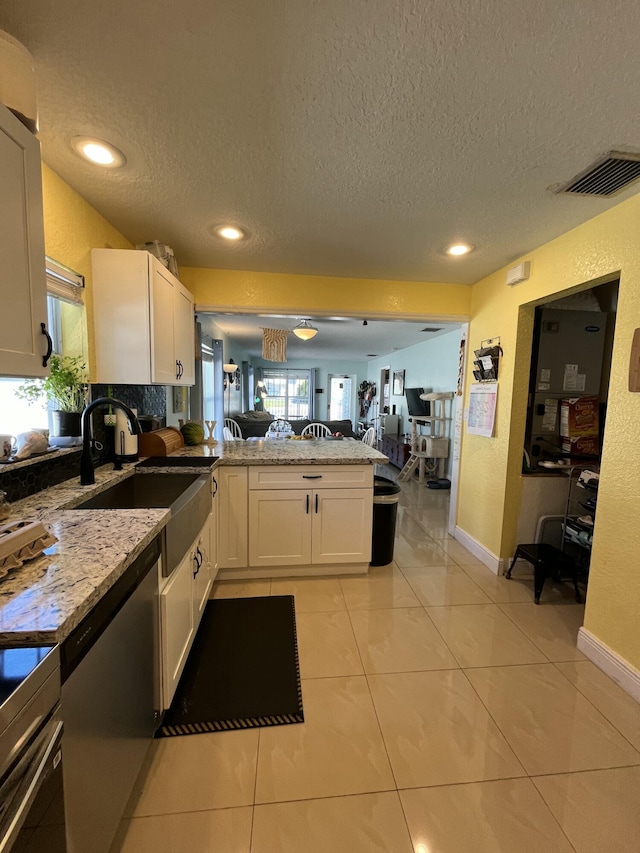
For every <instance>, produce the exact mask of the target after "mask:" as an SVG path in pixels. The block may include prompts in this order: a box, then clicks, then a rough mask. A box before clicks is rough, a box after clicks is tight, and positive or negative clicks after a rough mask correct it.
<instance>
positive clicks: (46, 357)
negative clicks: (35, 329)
mask: <svg viewBox="0 0 640 853" xmlns="http://www.w3.org/2000/svg"><path fill="white" fill-rule="evenodd" d="M40 332H41V333H42V334H43V335H44V336H45V338H46V339H47V351H46V353H45V354H44V355H43V356H42V366H43V367H46V366H47V362H48V361H49V359H50V358H51V353H52V352H53V341H52V340H51V335H50V334H49V332H47V327H46V325H45V324H44V323H40Z"/></svg>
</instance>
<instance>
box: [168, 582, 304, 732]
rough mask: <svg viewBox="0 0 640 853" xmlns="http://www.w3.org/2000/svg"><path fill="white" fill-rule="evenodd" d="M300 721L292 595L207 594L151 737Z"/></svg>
mask: <svg viewBox="0 0 640 853" xmlns="http://www.w3.org/2000/svg"><path fill="white" fill-rule="evenodd" d="M303 722H304V714H303V711H302V690H301V688H300V670H299V666H298V644H297V640H296V620H295V607H294V597H293V596H292V595H277V596H272V597H269V596H264V597H261V598H220V599H215V600H213V601H210V602H209V603H208V604H207V606H206V608H205V612H204V614H203V616H202V622H201V623H200V628H199V629H198V634H197V636H196V639H195V642H194V644H193V648H192V649H191V653H190V655H189V659H188V660H187V664H186V666H185V668H184V672H183V674H182V677H181V679H180V683H179V684H178V688H177V690H176V694H175V696H174V698H173V702H172V703H171V708H169V710H168V711H167V712H166V714H165V715H164V719H163V721H162V726H161V727H160V728H159V729H158V731H157V732H156V737H174V736H176V735H191V734H203V733H205V732H219V731H228V730H230V729H250V728H254V727H256V726H282V725H286V724H288V723H303Z"/></svg>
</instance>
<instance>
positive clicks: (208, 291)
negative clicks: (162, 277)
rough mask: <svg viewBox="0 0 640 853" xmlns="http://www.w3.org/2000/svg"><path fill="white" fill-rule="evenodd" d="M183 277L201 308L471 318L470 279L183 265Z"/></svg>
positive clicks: (444, 318)
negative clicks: (399, 278) (410, 278)
mask: <svg viewBox="0 0 640 853" xmlns="http://www.w3.org/2000/svg"><path fill="white" fill-rule="evenodd" d="M180 280H181V281H182V282H183V284H184V285H185V286H186V287H188V288H189V290H190V291H191V292H192V293H193V295H194V297H195V301H196V304H197V305H198V307H199V308H200V309H201V310H204V309H206V308H216V309H222V310H226V311H253V312H257V311H270V312H275V313H280V312H282V313H294V314H299V315H301V316H304V315H306V314H327V313H328V314H335V313H336V312H338V311H341V312H344V313H345V314H346V315H348V316H352V315H356V316H366V317H378V316H382V317H385V316H389V315H391V316H393V315H396V316H398V317H403V316H407V315H412V314H422V315H424V317H425V319H426V318H427V317H429V318H433V319H436V318H438V319H440V320H443V321H444V320H447V319H451V320H465V319H466V318H467V317H468V316H469V309H470V304H471V291H472V288H471V286H470V285H466V284H465V285H456V284H434V283H433V282H416V281H382V280H377V279H366V278H333V277H330V276H308V275H307V276H304V275H290V274H279V273H266V272H247V271H244V270H217V269H216V270H212V269H197V268H193V267H181V268H180Z"/></svg>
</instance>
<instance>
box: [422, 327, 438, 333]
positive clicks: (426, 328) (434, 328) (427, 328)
mask: <svg viewBox="0 0 640 853" xmlns="http://www.w3.org/2000/svg"><path fill="white" fill-rule="evenodd" d="M422 331H423V332H441V331H442V329H441V328H440V329H437V328H436V327H435V326H426V327H425V328H424V329H422Z"/></svg>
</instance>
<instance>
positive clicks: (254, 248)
mask: <svg viewBox="0 0 640 853" xmlns="http://www.w3.org/2000/svg"><path fill="white" fill-rule="evenodd" d="M0 28H2V29H5V30H6V31H8V32H9V33H11V34H12V35H14V36H15V37H16V38H18V39H19V40H20V41H22V42H23V43H24V44H25V45H26V46H27V47H28V49H29V50H30V51H31V52H32V54H33V56H34V58H35V65H36V71H37V78H38V86H39V104H40V127H41V132H40V138H41V140H42V149H43V157H44V160H45V161H46V162H47V163H48V164H49V165H50V166H51V167H52V168H53V169H54V170H55V171H56V172H58V174H60V175H61V176H62V178H63V179H64V180H66V181H67V182H68V183H69V184H71V185H72V186H73V187H74V188H75V189H76V190H78V191H79V192H80V193H81V195H83V196H84V197H85V198H86V199H87V200H88V201H89V202H90V203H92V204H93V205H94V206H95V207H96V208H97V209H98V210H99V211H100V212H101V213H102V214H103V215H104V216H106V218H107V219H108V220H110V221H111V222H112V223H113V224H114V225H115V226H116V227H117V228H119V229H120V230H121V231H122V232H123V233H124V234H125V235H126V236H127V237H128V238H129V239H130V240H131V241H132V242H133V243H137V242H142V241H145V240H150V239H159V240H161V241H163V242H166V243H168V244H169V245H171V246H172V247H173V248H174V250H175V252H176V256H177V258H178V261H179V263H180V264H182V265H189V266H207V267H222V268H235V269H253V270H268V271H276V272H277V271H280V272H292V273H309V274H311V273H313V274H325V275H344V276H368V277H374V278H395V279H406V280H432V281H443V282H460V283H471V282H474V281H476V280H478V279H479V278H480V277H482V276H483V275H485V274H487V273H489V272H491V271H492V270H494V269H496V268H497V267H499V266H500V265H502V264H504V263H507V262H509V261H510V260H512V259H513V258H515V257H517V256H519V255H520V254H521V253H524V252H526V251H528V250H529V249H532V248H534V247H535V246H537V245H540V244H541V243H543V242H546V241H547V240H549V239H551V238H553V237H554V236H557V235H558V234H560V233H562V232H564V231H566V230H567V229H569V228H571V227H572V226H574V225H577V224H578V223H580V222H582V221H584V220H586V219H589V218H591V217H593V216H595V215H596V214H598V213H599V212H601V211H602V210H605V209H606V208H607V207H609V206H611V205H612V204H614V203H617V202H618V201H620V200H623V199H624V198H626V197H628V196H629V195H631V194H633V192H634V191H635V189H634V188H631V189H630V190H627V191H625V192H623V193H621V194H620V195H618V196H616V197H615V199H614V200H613V201H611V200H609V201H607V200H604V199H600V198H599V199H593V198H582V197H577V198H575V197H573V198H572V197H566V196H564V197H563V196H556V195H554V194H553V193H551V192H550V191H549V189H548V188H549V186H550V185H554V184H557V183H561V182H564V181H566V180H568V179H569V178H571V177H572V176H573V175H574V174H575V173H577V172H578V171H580V170H582V169H583V168H585V167H586V166H587V165H589V164H590V163H591V162H592V161H593V160H594V159H595V158H596V157H597V156H598V155H600V154H602V153H603V152H606V151H608V150H609V149H611V148H618V149H629V148H631V149H640V125H639V124H638V116H637V102H638V91H639V88H640V87H639V83H640V50H638V36H637V34H638V32H639V31H640V4H638V2H637V0H610V2H608V3H603V2H602V0H538V2H537V3H535V4H533V3H514V2H513V0H485V2H482V3H469V2H467V0H447V2H431V3H427V2H419V0H395V2H389V0H359V1H358V0H356V2H350V3H346V2H344V0H280V2H277V1H276V0H245V2H230V0H218V2H215V3H212V2H211V0H183V2H181V3H177V2H175V0H172V2H169V0H135V2H131V0H112V2H108V3H88V2H84V3H83V2H79V0H56V2H55V3H53V2H51V0H2V3H1V4H0ZM76 135H98V136H101V137H103V138H105V139H107V140H109V141H111V142H112V143H113V144H115V145H116V146H118V147H119V148H121V149H122V150H123V151H124V152H125V154H126V156H127V158H128V164H127V166H126V167H125V168H123V169H121V170H118V171H115V170H114V171H101V170H99V169H97V168H96V167H93V166H90V165H88V164H85V163H83V162H82V161H81V160H80V159H79V158H78V157H77V156H76V155H75V154H74V153H73V151H72V150H71V148H70V145H69V140H70V139H71V137H73V136H76ZM226 222H234V223H237V224H239V225H241V226H243V227H244V228H246V229H247V230H248V232H249V234H250V239H249V240H247V241H246V242H244V243H243V244H241V245H232V246H230V245H228V244H225V245H222V242H221V240H220V239H219V238H217V237H215V236H214V235H213V233H212V228H213V226H215V225H217V224H220V223H226ZM458 238H464V239H466V240H468V241H470V242H471V243H473V244H475V245H476V246H477V247H478V249H477V251H476V252H475V253H474V254H473V255H471V256H469V257H468V258H463V259H455V260H451V259H448V258H445V257H443V256H442V254H441V250H442V248H443V247H444V246H445V245H446V244H448V243H450V242H451V241H452V240H455V239H458Z"/></svg>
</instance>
